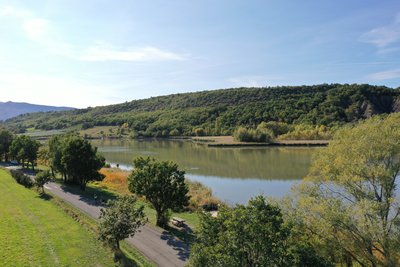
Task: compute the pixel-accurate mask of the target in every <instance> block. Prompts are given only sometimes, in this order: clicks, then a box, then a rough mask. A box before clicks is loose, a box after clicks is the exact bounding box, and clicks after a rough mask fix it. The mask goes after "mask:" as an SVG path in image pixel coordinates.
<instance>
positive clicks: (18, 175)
mask: <svg viewBox="0 0 400 267" xmlns="http://www.w3.org/2000/svg"><path fill="white" fill-rule="evenodd" d="M10 173H11V176H12V177H13V178H14V179H15V181H16V182H17V183H19V184H21V185H23V186H25V187H27V188H30V187H32V186H33V181H32V179H31V178H30V177H29V176H27V175H25V174H24V173H23V172H21V171H19V170H10Z"/></svg>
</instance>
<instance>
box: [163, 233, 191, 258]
mask: <svg viewBox="0 0 400 267" xmlns="http://www.w3.org/2000/svg"><path fill="white" fill-rule="evenodd" d="M161 239H162V240H166V241H167V244H168V245H169V246H171V247H173V249H174V250H176V251H178V257H179V259H180V260H183V261H187V260H188V259H189V254H190V249H189V245H188V244H187V243H185V242H184V241H182V240H179V239H178V238H176V237H175V236H173V235H172V234H171V233H170V232H168V231H163V232H162V233H161Z"/></svg>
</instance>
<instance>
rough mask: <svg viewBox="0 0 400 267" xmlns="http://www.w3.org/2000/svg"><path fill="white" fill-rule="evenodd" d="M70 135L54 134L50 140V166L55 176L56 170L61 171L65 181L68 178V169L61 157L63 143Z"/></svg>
mask: <svg viewBox="0 0 400 267" xmlns="http://www.w3.org/2000/svg"><path fill="white" fill-rule="evenodd" d="M68 138H69V136H66V135H65V136H62V135H54V136H52V137H51V138H50V139H49V142H48V148H49V149H48V150H49V151H48V155H49V166H50V169H51V173H52V174H53V176H55V172H59V173H61V175H62V177H63V178H64V181H65V180H66V170H65V166H64V165H63V163H62V161H61V159H62V155H63V145H64V144H65V143H66V140H67V139H68Z"/></svg>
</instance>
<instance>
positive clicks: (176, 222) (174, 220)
mask: <svg viewBox="0 0 400 267" xmlns="http://www.w3.org/2000/svg"><path fill="white" fill-rule="evenodd" d="M171 223H172V224H173V225H175V226H177V227H182V226H184V225H185V220H184V219H181V218H178V217H172V219H171Z"/></svg>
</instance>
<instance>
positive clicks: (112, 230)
mask: <svg viewBox="0 0 400 267" xmlns="http://www.w3.org/2000/svg"><path fill="white" fill-rule="evenodd" d="M107 204H108V205H107V206H108V207H107V209H101V214H100V223H99V238H100V239H101V240H102V241H104V242H106V243H107V244H109V245H110V246H111V247H112V248H113V249H115V250H118V249H119V242H120V241H121V240H123V239H125V238H128V237H130V236H134V235H135V233H136V232H137V231H138V229H139V227H141V226H142V225H145V224H146V222H147V218H146V217H145V215H144V212H143V209H144V207H143V206H140V207H136V198H135V197H133V196H127V195H126V196H121V197H119V198H118V199H117V200H109V201H108V203H107Z"/></svg>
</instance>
